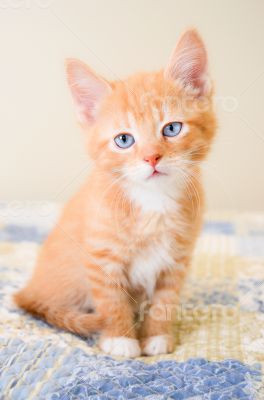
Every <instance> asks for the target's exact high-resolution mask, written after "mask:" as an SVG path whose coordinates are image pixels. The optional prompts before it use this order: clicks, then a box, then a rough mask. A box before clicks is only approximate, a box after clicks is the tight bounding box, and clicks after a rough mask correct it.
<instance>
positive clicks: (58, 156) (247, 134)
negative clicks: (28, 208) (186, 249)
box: [0, 0, 264, 210]
mask: <svg viewBox="0 0 264 400" xmlns="http://www.w3.org/2000/svg"><path fill="white" fill-rule="evenodd" d="M263 20H264V1H262V0H221V1H220V0H219V1H218V0H181V1H180V0H152V1H151V0H141V1H140V0H126V1H123V0H109V1H107V0H75V1H73V0H64V1H63V0H0V43H1V45H0V57H1V62H0V71H1V73H0V113H1V118H0V133H1V145H0V146H1V147H0V148H1V151H0V199H1V200H22V201H27V200H45V199H54V200H60V201H62V200H65V199H67V198H68V197H69V196H70V195H71V194H72V193H73V192H74V190H76V188H77V187H78V186H79V184H80V182H81V181H82V180H83V178H84V176H85V173H86V170H87V160H86V156H85V152H84V149H83V142H84V140H83V138H82V135H81V133H80V131H79V130H78V127H77V125H76V123H75V116H74V112H73V106H72V102H71V98H70V95H69V92H68V89H67V87H66V83H65V76H64V70H63V60H64V58H65V57H69V56H73V57H78V58H80V59H82V60H84V61H86V62H87V63H88V64H90V65H91V66H92V67H93V68H94V69H97V70H98V71H99V72H100V73H101V74H104V75H105V76H106V77H108V78H115V77H119V78H120V77H121V78H122V77H124V76H126V75H127V74H129V73H131V72H133V71H136V70H140V69H155V68H160V67H161V66H162V65H164V63H166V61H167V59H168V56H169V54H170V51H171V50H172V48H173V46H174V45H175V43H176V40H177V37H178V35H179V34H180V32H181V31H182V30H183V29H185V28H186V27H188V26H196V27H197V28H198V29H199V30H200V32H201V34H202V36H203V37H204V40H205V42H206V43H207V46H208V51H209V60H210V65H211V71H212V75H213V77H214V79H215V82H216V94H217V97H216V108H217V111H218V118H219V131H218V139H217V141H216V143H215V147H214V150H213V152H212V154H211V157H210V159H209V161H208V163H207V165H206V168H205V170H206V171H205V172H206V185H207V193H208V204H209V207H210V208H211V209H236V210H264V127H263V114H264V111H263V93H264V92H263V91H264V23H263Z"/></svg>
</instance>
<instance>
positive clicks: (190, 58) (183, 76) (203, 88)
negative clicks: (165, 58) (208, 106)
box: [164, 29, 211, 96]
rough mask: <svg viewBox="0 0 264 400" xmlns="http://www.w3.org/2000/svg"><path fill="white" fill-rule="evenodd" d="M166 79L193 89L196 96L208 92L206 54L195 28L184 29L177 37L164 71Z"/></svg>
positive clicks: (208, 81)
mask: <svg viewBox="0 0 264 400" xmlns="http://www.w3.org/2000/svg"><path fill="white" fill-rule="evenodd" d="M164 76H165V78H166V79H170V80H179V81H181V82H182V83H183V85H184V86H189V87H191V88H193V89H195V92H196V93H197V95H198V96H200V95H206V94H208V93H209V92H210V88H211V85H210V80H209V77H208V70H207V54H206V50H205V46H204V44H203V41H202V39H201V37H200V35H199V34H198V33H197V31H196V30H195V29H190V30H188V31H186V32H185V33H184V34H183V35H182V36H181V37H180V39H179V41H178V43H177V45H176V47H175V49H174V50H173V52H172V54H171V58H170V60H169V63H168V65H167V67H166V68H165V71H164Z"/></svg>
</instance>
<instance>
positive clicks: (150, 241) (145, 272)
mask: <svg viewBox="0 0 264 400" xmlns="http://www.w3.org/2000/svg"><path fill="white" fill-rule="evenodd" d="M134 235H135V236H134V240H133V243H134V246H135V247H134V249H133V252H132V254H133V255H132V259H131V263H130V268H129V280H130V283H131V286H132V287H134V288H143V289H144V290H145V291H146V293H147V295H148V297H151V295H152V293H153V290H154V288H155V285H156V281H157V278H158V276H159V275H160V273H161V272H162V271H165V270H167V269H169V268H172V267H173V264H174V250H173V249H174V248H173V243H174V231H173V227H172V224H171V221H170V218H169V217H166V216H163V215H155V214H153V215H149V216H148V217H145V218H142V219H141V220H139V221H138V224H137V227H136V229H135V232H134Z"/></svg>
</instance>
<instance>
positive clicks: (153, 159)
mask: <svg viewBox="0 0 264 400" xmlns="http://www.w3.org/2000/svg"><path fill="white" fill-rule="evenodd" d="M160 159H161V155H160V154H151V155H150V156H146V157H144V161H146V162H147V163H149V164H150V165H151V166H152V167H153V168H154V167H155V165H156V164H157V163H158V161H159V160H160Z"/></svg>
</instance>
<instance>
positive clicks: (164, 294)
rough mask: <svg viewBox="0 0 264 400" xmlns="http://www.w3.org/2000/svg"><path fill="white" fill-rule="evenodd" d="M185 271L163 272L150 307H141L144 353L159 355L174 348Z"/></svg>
mask: <svg viewBox="0 0 264 400" xmlns="http://www.w3.org/2000/svg"><path fill="white" fill-rule="evenodd" d="M184 275H185V273H184V271H173V272H171V271H170V272H167V273H162V274H161V276H160V278H159V280H158V282H157V286H156V289H155V292H154V294H153V297H152V300H151V304H150V305H149V307H148V308H146V309H145V308H144V305H143V306H142V307H141V309H140V313H139V314H140V315H139V318H140V320H141V321H142V324H141V328H140V339H141V348H142V353H143V354H146V355H157V354H166V353H171V352H172V351H173V349H174V337H173V323H174V320H175V316H176V313H177V307H178V302H179V292H180V288H181V285H182V281H183V277H184Z"/></svg>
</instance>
